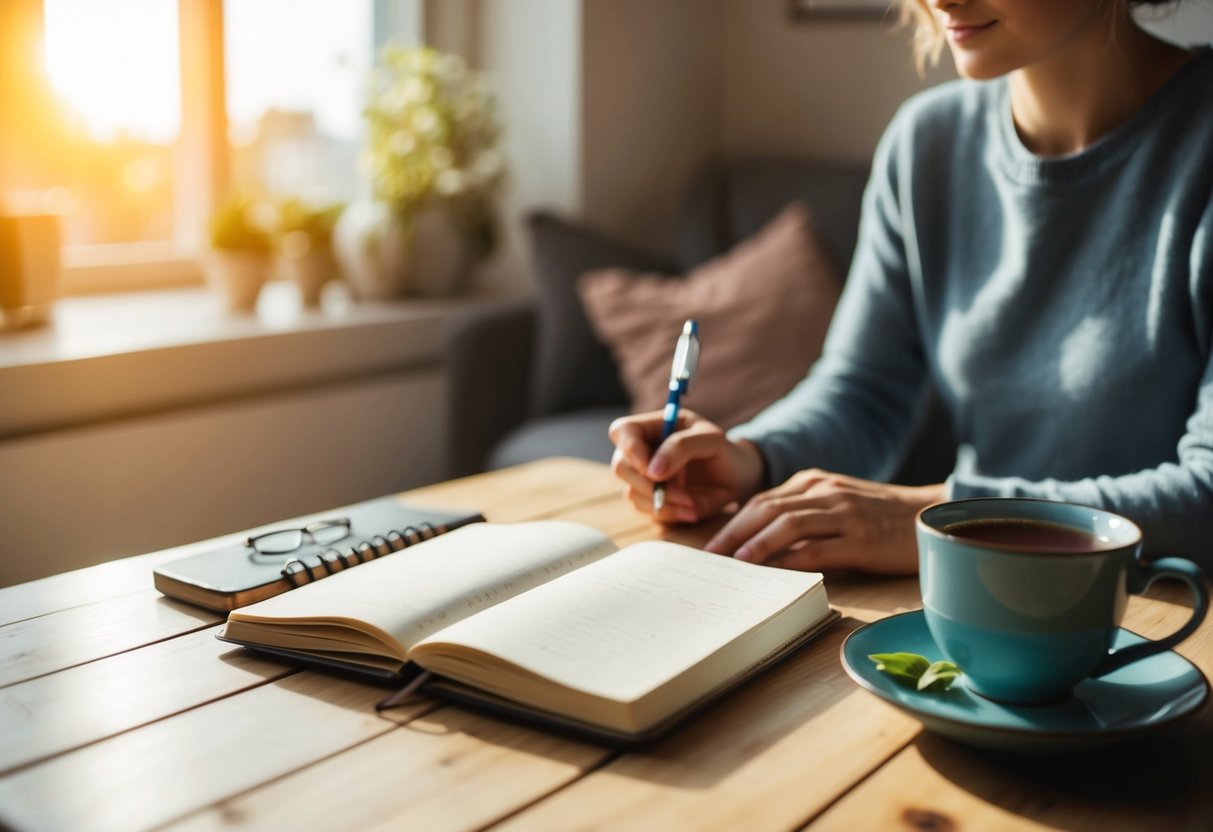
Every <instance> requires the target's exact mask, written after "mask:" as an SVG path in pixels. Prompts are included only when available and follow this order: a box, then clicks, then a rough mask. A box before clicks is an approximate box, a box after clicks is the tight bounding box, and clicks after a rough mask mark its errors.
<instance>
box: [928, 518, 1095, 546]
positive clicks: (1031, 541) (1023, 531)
mask: <svg viewBox="0 0 1213 832" xmlns="http://www.w3.org/2000/svg"><path fill="white" fill-rule="evenodd" d="M941 531H943V532H944V533H945V534H950V535H952V536H954V537H962V538H964V539H966V540H972V541H974V542H977V543H984V544H987V545H993V546H1011V547H1014V548H1016V549H1031V550H1035V551H1041V552H1058V553H1062V552H1067V553H1068V552H1075V553H1080V552H1102V551H1104V550H1105V549H1113V548H1115V547H1116V546H1117V545H1118V544H1115V543H1113V542H1111V541H1109V540H1107V539H1106V538H1100V537H1098V536H1097V535H1095V534H1092V533H1091V532H1089V531H1086V530H1084V529H1078V528H1075V527H1073V526H1063V525H1062V524H1060V523H1048V522H1045V521H1043V520H1032V519H1026V518H1011V517H1008V518H998V517H987V518H981V519H978V520H965V521H962V522H959V523H952V524H949V525H947V526H944V527H943V529H942V530H941Z"/></svg>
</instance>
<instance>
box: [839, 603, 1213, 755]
mask: <svg viewBox="0 0 1213 832" xmlns="http://www.w3.org/2000/svg"><path fill="white" fill-rule="evenodd" d="M1139 641H1143V639H1142V637H1141V636H1139V635H1136V634H1135V633H1131V632H1129V631H1128V630H1124V629H1122V630H1120V631H1119V633H1117V636H1116V645H1117V646H1121V645H1124V644H1133V643H1136V642H1139ZM902 652H904V653H919V654H921V655H923V656H926V657H927V658H928V659H930V660H931V661H936V660H937V659H942V658H943V657H944V656H943V653H941V652H940V650H939V648H937V647H936V646H935V642H934V641H933V640H932V639H931V634H930V632H929V631H928V630H927V624H926V620H925V619H924V618H923V614H922V610H917V611H915V612H907V613H901V614H900V615H893V616H890V617H888V618H884V619H881V620H880V621H875V622H873V623H871V624H868V625H865V626H863V627H860V628H859V629H858V630H855V631H854V632H853V633H851V634H850V635H849V636H847V638H846V640H845V641H843V643H842V649H841V654H842V666H843V668H845V669H846V671H847V673H848V674H850V676H851V678H852V679H854V680H855V681H856V682H858V683H859V684H860V685H861V686H862V687H864V688H867V689H868V690H869V691H871V692H872V693H874V694H876V695H877V696H879V697H880V698H881V699H884V700H885V701H886V702H889V703H890V704H892V705H895V706H896V707H898V708H901V709H902V710H903V711H906V712H908V713H909V714H910V715H911V716H913V717H914V718H916V719H917V720H919V721H920V722H921V723H922V724H923V727H924V728H926V729H927V730H928V731H932V732H934V733H937V734H940V735H942V736H945V737H949V738H951V739H953V740H956V741H957V742H962V743H966V744H968V745H976V746H981V747H984V748H997V749H1001V750H1007V751H1043V750H1065V749H1083V748H1089V747H1096V746H1100V745H1106V744H1109V743H1113V742H1119V741H1121V740H1125V739H1128V738H1130V737H1135V736H1137V735H1139V734H1142V733H1145V732H1148V731H1152V730H1156V729H1158V728H1161V727H1162V726H1164V725H1167V724H1169V723H1172V722H1174V721H1175V720H1178V719H1180V718H1182V717H1185V716H1188V715H1189V714H1191V713H1194V712H1195V711H1196V710H1197V709H1198V708H1200V706H1201V705H1202V704H1204V702H1205V699H1206V698H1208V695H1209V682H1208V680H1206V679H1205V676H1204V674H1203V673H1201V672H1200V670H1199V669H1198V668H1197V667H1196V666H1195V665H1193V664H1192V663H1191V662H1189V661H1188V660H1187V659H1185V658H1184V657H1183V656H1181V655H1179V654H1178V653H1175V652H1174V651H1169V652H1165V653H1159V654H1157V655H1154V656H1150V657H1149V658H1146V659H1142V660H1141V661H1138V662H1135V663H1133V664H1131V665H1128V666H1127V667H1124V668H1121V669H1120V670H1117V671H1115V672H1113V673H1109V674H1108V675H1107V676H1104V677H1103V678H1100V679H1088V680H1087V681H1085V682H1082V683H1081V684H1079V685H1078V687H1076V688H1075V689H1074V693H1073V694H1072V695H1071V697H1070V698H1069V699H1067V700H1065V701H1063V702H1058V703H1056V704H1051V705H1035V706H1025V705H1004V704H999V703H998V702H994V701H991V700H989V699H986V698H984V697H982V696H978V695H977V694H975V693H973V692H971V691H970V690H969V689H968V688H967V687H966V686H965V684H964V677H963V676H961V677H960V678H959V679H958V680H957V681H956V683H954V684H953V685H952V688H951V689H950V690H948V691H944V692H942V693H919V692H918V691H916V690H914V689H912V688H909V687H906V686H904V685H902V684H900V683H898V682H896V681H894V680H893V678H892V677H890V676H888V675H887V674H885V673H882V672H881V671H879V670H877V669H876V664H875V663H874V662H873V661H872V660H871V659H869V658H868V656H869V655H870V654H872V653H902ZM961 669H962V670H963V668H961Z"/></svg>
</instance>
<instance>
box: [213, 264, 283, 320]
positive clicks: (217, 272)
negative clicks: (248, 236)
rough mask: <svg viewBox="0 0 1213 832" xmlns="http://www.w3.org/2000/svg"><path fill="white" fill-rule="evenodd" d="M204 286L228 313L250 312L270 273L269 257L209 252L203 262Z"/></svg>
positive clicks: (255, 304) (254, 306)
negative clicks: (205, 280) (206, 285)
mask: <svg viewBox="0 0 1213 832" xmlns="http://www.w3.org/2000/svg"><path fill="white" fill-rule="evenodd" d="M204 268H205V271H206V278H207V282H208V283H209V284H210V285H211V288H212V290H213V291H215V292H216V293H217V294H218V295H219V296H220V297H221V298H222V299H223V303H224V307H225V308H226V309H227V311H229V312H236V313H242V312H251V311H253V309H255V308H256V306H257V296H258V295H259V294H260V293H261V287H262V286H264V285H265V281H266V277H267V275H268V274H269V269H270V257H269V255H268V254H260V253H255V252H244V251H212V252H211V253H210V254H209V256H208V257H207V258H206V263H205V267H204Z"/></svg>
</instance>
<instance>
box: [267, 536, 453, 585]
mask: <svg viewBox="0 0 1213 832" xmlns="http://www.w3.org/2000/svg"><path fill="white" fill-rule="evenodd" d="M444 531H446V528H445V527H439V526H435V525H434V524H433V523H420V524H418V525H416V526H405V527H404V528H403V529H400V530H396V529H393V530H392V531H390V532H388V533H387V534H377V535H375V536H373V537H372V538H371V539H370V540H363V541H361V542H360V543H355V544H354V545H353V546H349V547H346V548H343V549H338V548H336V547H332V548H329V549H325V550H324V551H323V552H321V553H320V554H319V555H317V556H316V562H315V563H307V562H306V561H304V560H302V559H300V558H289V559H288V560H287V561H286V563H284V564H283V566H282V577H284V578H286V579H287V580H288V581H290V582H291V586H292V587H298V586H302V585H303V584H306V583H311V582H312V581H318V580H320V579H321V578H323V577H325V576H326V575H333V574H335V573H337V572H340V571H341V570H342V569H349V568H350V567H351V566H357V565H358V564H360V563H366V562H367V561H369V560H374V559H375V558H377V557H381V556H383V555H390V554H391V553H392V552H399V551H400V550H401V549H405V548H408V547H409V546H412V545H413V544H414V543H420V542H421V541H423V540H429V539H430V538H432V537H437V536H438V535H440V534H442V533H443V532H444ZM322 568H323V570H324V571H323V572H320V570H321V569H322ZM304 575H307V580H302V577H303V576H304Z"/></svg>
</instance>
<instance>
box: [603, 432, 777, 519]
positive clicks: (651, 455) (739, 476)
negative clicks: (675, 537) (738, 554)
mask: <svg viewBox="0 0 1213 832" xmlns="http://www.w3.org/2000/svg"><path fill="white" fill-rule="evenodd" d="M662 430H663V420H662V413H661V411H659V410H658V411H652V412H650V413H640V414H637V415H635V416H625V417H623V418H621V419H616V420H615V421H614V422H612V423H611V427H610V429H609V431H608V433H609V435H610V437H611V441H612V442H613V443H614V444H615V454H614V456H613V457H612V458H611V470H612V471H613V472H614V473H615V476H617V477H619V478H620V479H621V480H623V482H624V483H625V489H624V495H625V496H626V497H627V499H629V500H631V501H632V502H633V503H634V504H635V505H636V507H637V508H638V509H640V510H641V511H644V512H648V513H652V514H654V516H655V517H656V519H657V520H660V521H661V522H663V523H673V522H679V523H697V522H699V521H700V520H703V519H704V518H707V517H711V516H713V515H715V514H718V513H719V512H721V511H723V510H724V509H725V508H726V507H728V506H730V505H733V504H738V503H741V502H744V501H745V500H747V499H749V497H750V496H752V495H753V494H755V493H757V491H758V489H759V488H760V487H761V485H762V466H763V463H762V456H761V454H760V453H759V452H758V448H757V447H755V446H754V445H753V444H752V443H750V442H747V441H744V440H743V441H740V442H734V441H731V440H729V439H728V438H727V437H726V436H725V434H724V431H723V430H722V429H721V428H720V427H719V426H718V425H715V424H713V423H712V422H709V421H708V420H707V419H705V418H703V417H702V416H700V415H699V414H697V413H695V412H694V411H692V410H687V409H686V408H683V409H682V411H681V412H680V413H679V414H678V427H677V430H675V432H674V433H672V434H670V436H669V437H668V438H667V439H666V440H665V441H664V442H662V441H661V434H662ZM658 482H665V483H666V492H665V505H664V506H663V507H662V509H661V510H660V511H659V512H653V485H654V484H655V483H658Z"/></svg>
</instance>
